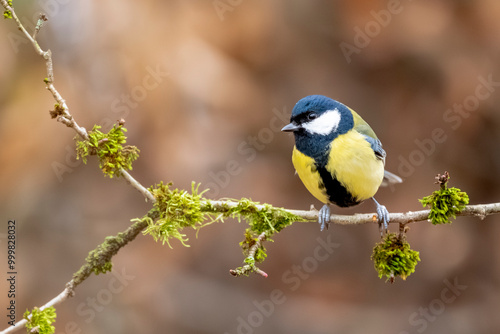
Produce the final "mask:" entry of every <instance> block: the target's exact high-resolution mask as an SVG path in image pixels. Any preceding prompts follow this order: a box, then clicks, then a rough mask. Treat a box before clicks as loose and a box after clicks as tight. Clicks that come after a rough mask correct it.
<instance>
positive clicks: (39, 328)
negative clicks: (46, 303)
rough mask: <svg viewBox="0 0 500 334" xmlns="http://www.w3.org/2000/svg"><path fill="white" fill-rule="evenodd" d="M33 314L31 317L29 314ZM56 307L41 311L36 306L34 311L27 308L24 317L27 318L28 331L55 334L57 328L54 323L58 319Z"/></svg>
mask: <svg viewBox="0 0 500 334" xmlns="http://www.w3.org/2000/svg"><path fill="white" fill-rule="evenodd" d="M30 314H31V318H30V317H29V315H30ZM56 316H57V315H56V309H55V308H54V307H53V306H51V307H47V308H46V309H44V310H43V311H41V310H40V309H39V308H38V307H35V308H34V309H33V311H32V312H30V311H28V310H26V312H24V315H23V318H24V319H26V320H27V323H26V329H27V332H28V333H39V334H53V333H54V332H55V330H56V328H55V327H54V326H52V323H54V322H55V321H56Z"/></svg>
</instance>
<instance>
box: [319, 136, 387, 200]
mask: <svg viewBox="0 0 500 334" xmlns="http://www.w3.org/2000/svg"><path fill="white" fill-rule="evenodd" d="M326 169H327V170H328V171H330V172H331V173H332V174H333V175H334V176H335V177H336V178H337V180H339V182H340V183H341V184H342V185H343V186H344V187H346V188H347V190H348V191H349V192H350V193H351V194H352V195H353V196H354V197H356V198H357V199H358V200H360V201H364V200H366V199H368V198H370V197H372V196H374V195H375V193H376V192H377V190H378V188H379V187H380V184H381V183H382V180H383V178H384V163H383V161H381V160H380V159H377V157H376V156H375V153H374V152H373V150H372V148H371V145H370V143H368V142H367V141H366V140H365V138H364V136H363V135H361V134H360V133H358V132H357V131H349V132H347V133H345V134H343V135H340V136H338V137H337V138H336V139H335V140H334V141H333V142H332V144H331V150H330V157H329V160H328V164H327V166H326Z"/></svg>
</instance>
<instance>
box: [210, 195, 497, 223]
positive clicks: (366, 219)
mask: <svg viewBox="0 0 500 334" xmlns="http://www.w3.org/2000/svg"><path fill="white" fill-rule="evenodd" d="M237 204H238V202H234V201H205V202H203V203H202V211H203V206H205V207H206V208H209V207H210V205H212V206H213V207H214V208H215V209H216V210H217V211H218V212H220V213H224V212H228V211H229V209H230V208H234V207H236V206H237ZM264 207H265V206H264V205H263V204H260V205H256V208H257V210H263V209H264ZM285 211H287V212H289V213H291V214H294V215H296V216H299V217H301V218H303V219H304V222H317V221H318V210H314V209H313V210H308V211H305V210H290V209H285ZM429 213H430V210H420V211H408V212H403V213H391V214H389V218H390V222H389V223H391V224H408V223H414V222H419V221H428V217H429ZM498 213H500V203H491V204H477V205H467V206H466V207H465V209H464V210H463V211H462V212H460V213H458V214H457V216H476V217H479V218H480V219H481V220H483V219H484V218H485V217H486V216H488V215H493V214H498ZM330 223H332V224H339V225H359V224H368V223H377V224H378V220H377V214H376V213H357V214H354V215H331V216H330Z"/></svg>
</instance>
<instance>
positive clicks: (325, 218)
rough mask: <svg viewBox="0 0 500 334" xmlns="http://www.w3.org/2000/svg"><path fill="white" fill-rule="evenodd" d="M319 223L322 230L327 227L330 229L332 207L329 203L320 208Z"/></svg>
mask: <svg viewBox="0 0 500 334" xmlns="http://www.w3.org/2000/svg"><path fill="white" fill-rule="evenodd" d="M318 223H319V225H320V229H321V231H323V230H324V229H325V227H326V229H327V230H328V225H329V224H330V207H329V206H328V205H327V204H325V205H323V207H322V208H321V209H320V210H319V213H318Z"/></svg>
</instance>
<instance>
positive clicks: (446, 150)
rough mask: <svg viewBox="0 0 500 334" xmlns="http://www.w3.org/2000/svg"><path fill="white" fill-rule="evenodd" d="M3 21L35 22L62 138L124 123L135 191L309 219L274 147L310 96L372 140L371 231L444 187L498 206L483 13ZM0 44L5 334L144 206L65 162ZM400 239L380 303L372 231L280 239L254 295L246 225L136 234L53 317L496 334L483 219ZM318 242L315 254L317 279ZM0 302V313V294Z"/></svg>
mask: <svg viewBox="0 0 500 334" xmlns="http://www.w3.org/2000/svg"><path fill="white" fill-rule="evenodd" d="M14 5H15V8H16V9H17V12H18V15H19V16H21V17H23V22H26V23H27V24H28V26H30V27H31V26H32V25H33V24H34V22H35V19H33V17H36V16H37V15H38V13H40V12H45V13H46V14H47V15H48V17H49V21H48V22H47V23H46V26H44V28H43V29H42V31H41V32H40V34H39V42H40V44H41V46H42V47H43V48H44V49H47V48H50V49H51V50H52V53H53V58H54V68H55V78H56V81H55V84H56V87H57V88H58V89H59V91H60V92H61V94H62V95H63V97H64V98H65V99H66V100H67V103H68V105H69V107H70V111H71V113H72V114H73V115H74V117H75V118H76V119H77V121H78V122H79V124H80V125H82V126H84V127H85V128H87V129H90V128H92V126H93V125H94V124H102V125H104V128H105V129H106V130H107V129H109V127H110V124H112V123H113V122H115V121H116V120H117V119H119V118H124V119H126V127H127V128H128V130H129V131H128V140H129V143H130V144H133V145H137V146H138V147H139V148H140V150H141V156H140V158H139V160H138V161H137V162H136V163H135V164H134V170H133V171H132V175H133V176H134V177H136V178H137V179H138V180H139V181H140V182H142V183H143V184H144V185H151V184H153V183H156V182H159V181H160V180H163V181H167V182H168V181H172V182H174V185H175V186H176V187H179V188H185V189H189V188H190V187H191V182H192V181H196V182H201V184H202V187H209V188H210V191H209V192H208V193H207V196H209V197H210V198H214V199H216V198H223V197H230V198H240V197H250V198H252V199H253V200H256V201H260V202H267V203H271V204H273V205H277V206H283V207H287V208H294V209H308V208H309V207H310V205H311V204H314V205H315V206H316V207H317V208H319V203H318V202H317V201H316V200H315V199H314V198H313V197H312V196H311V195H310V194H309V193H308V192H307V191H306V190H305V188H304V187H303V185H302V184H301V182H300V181H299V179H298V178H297V177H296V176H295V175H294V170H293V167H292V163H291V150H292V147H293V137H292V136H291V135H289V134H284V133H280V132H279V129H280V128H281V127H282V126H283V125H285V124H286V123H287V120H288V118H289V114H290V112H291V110H292V108H293V106H294V104H295V103H296V101H298V100H299V99H300V98H302V97H304V96H306V95H310V94H324V95H327V96H330V97H332V98H335V99H338V100H340V101H342V102H344V103H345V104H347V105H349V106H351V107H352V108H353V109H355V110H356V111H358V113H359V114H361V115H362V117H363V118H364V119H365V120H366V121H367V122H369V123H370V125H371V126H372V128H373V129H374V130H375V131H376V133H377V134H378V136H379V138H380V139H381V141H382V142H383V144H384V148H385V150H386V151H387V154H388V158H387V165H386V167H387V169H388V170H390V171H393V172H395V173H399V174H400V175H401V176H403V178H404V184H402V185H399V186H397V187H394V188H393V189H381V190H380V191H379V193H378V195H377V199H378V200H379V202H381V203H383V204H385V205H386V206H387V207H388V209H389V211H392V212H404V211H410V210H418V209H420V208H421V205H420V204H419V202H418V200H417V199H418V198H421V197H423V196H425V195H428V194H430V193H431V192H432V191H433V190H435V189H436V185H435V184H434V176H435V175H436V174H437V173H442V172H443V171H445V170H447V171H449V172H450V174H451V177H452V179H451V185H452V186H456V187H459V188H461V189H463V190H465V191H467V192H468V194H469V196H470V198H471V203H474V204H478V203H488V202H497V201H498V200H499V197H500V196H499V191H498V188H499V187H500V176H499V170H500V154H499V150H500V113H499V105H500V89H499V88H500V62H499V52H500V39H499V37H498V36H499V34H500V2H498V1H496V0H478V1H469V0H454V1H452V0H448V1H444V0H443V1H431V0H420V1H409V0H408V1H406V0H401V1H397V0H389V1H373V0H370V1H368V0H355V1H297V0H293V1H284V0H281V1H279V0H272V1H261V0H254V1H244V0H239V1H237V0H216V1H212V0H210V1H180V0H179V1H171V0H169V1H149V0H143V1H140V2H137V1H67V0H64V1H63V0H38V1H21V0H14ZM0 36H1V38H0V143H1V148H0V212H1V213H2V214H1V221H2V230H1V231H0V232H1V233H2V234H1V235H0V236H1V244H0V247H1V249H2V250H1V251H0V254H2V255H1V256H0V264H1V272H2V277H5V276H4V275H5V273H6V272H7V269H6V264H5V262H6V256H5V255H4V254H5V253H6V252H5V251H6V242H5V237H6V234H5V233H6V228H5V225H6V224H7V221H8V219H15V220H16V222H17V238H18V245H17V270H18V282H17V283H18V286H17V292H18V295H17V306H18V309H17V310H18V311H17V315H18V319H20V318H21V317H22V313H23V311H24V310H25V309H26V308H29V309H31V308H33V307H34V306H37V305H38V306H40V305H42V304H44V303H46V302H47V301H48V300H50V299H51V298H52V297H54V296H55V295H56V294H58V293H59V292H60V291H62V289H63V288H64V284H65V283H66V282H67V281H69V280H70V279H71V275H72V273H73V272H75V271H76V270H77V269H78V268H79V267H80V265H81V264H82V263H83V260H84V258H85V257H86V255H87V253H88V252H89V251H90V250H91V249H93V248H95V246H96V245H97V244H99V243H101V242H102V241H103V239H104V237H105V236H107V235H114V234H116V233H117V232H120V231H122V230H124V229H125V228H126V227H127V226H128V225H129V224H130V219H132V218H135V217H140V216H142V215H144V213H145V212H147V210H148V209H149V207H150V206H149V204H148V203H145V202H144V199H143V197H142V196H141V195H140V194H139V193H138V192H137V191H135V190H134V189H132V188H131V187H129V186H127V185H126V184H125V182H124V181H123V180H115V179H113V180H110V179H108V178H104V177H103V175H102V173H101V172H100V171H99V169H98V166H97V162H96V160H95V159H93V158H91V159H90V160H89V163H88V165H83V164H81V163H80V162H79V161H75V160H74V156H73V153H72V152H73V147H74V141H73V137H74V136H75V133H74V132H73V131H71V130H69V129H67V128H66V127H65V126H63V125H62V124H60V123H57V122H55V121H53V120H51V119H50V117H49V113H48V110H50V109H52V108H53V105H54V101H53V100H52V97H51V95H50V94H49V93H48V92H47V91H46V89H45V85H44V83H43V78H44V77H45V76H46V72H45V67H44V63H43V62H42V61H41V59H40V58H39V57H38V56H37V55H35V53H34V52H33V49H32V47H31V46H30V45H29V44H28V43H26V40H25V39H24V38H23V37H21V35H20V33H19V32H18V31H17V30H16V27H15V25H14V22H12V21H8V20H2V22H1V24H0ZM228 163H229V164H228ZM235 166H236V167H235ZM373 209H374V207H373V205H372V204H371V203H365V204H361V205H360V206H358V207H355V208H354V209H349V210H346V209H335V210H334V211H335V212H337V213H343V214H351V213H355V212H373ZM410 227H411V229H410V231H409V234H408V240H409V242H410V243H411V245H412V248H414V249H415V250H418V251H420V257H421V259H422V261H421V263H419V264H418V266H417V268H416V269H417V270H416V272H415V273H414V274H413V275H411V276H410V277H409V278H408V279H407V280H406V281H401V280H397V281H396V283H395V284H392V285H391V284H389V283H385V282H384V279H379V278H378V277H377V273H376V272H375V270H374V268H373V264H372V262H371V260H370V255H371V252H372V248H373V246H374V244H375V243H376V242H377V241H378V240H379V233H378V229H377V227H376V226H375V225H374V226H368V225H363V226H355V227H343V226H337V225H334V226H332V227H331V228H330V229H329V230H328V231H326V232H323V233H320V231H319V227H318V226H317V224H295V225H293V226H291V227H289V228H287V229H285V230H284V231H283V232H282V233H280V234H279V235H276V237H275V242H274V243H268V245H267V247H268V254H269V257H268V259H267V260H266V261H265V263H264V264H263V265H262V269H264V270H265V271H267V273H268V274H269V277H268V278H267V279H264V278H262V277H259V276H256V275H255V276H251V277H249V278H233V277H231V276H230V275H229V274H228V270H229V269H230V268H234V267H237V266H239V265H241V261H242V259H243V256H242V254H241V251H240V248H239V246H238V243H239V242H240V240H241V239H242V236H243V231H244V229H245V226H244V223H241V224H238V223H237V222H235V221H227V222H226V223H225V224H216V225H212V226H210V227H208V228H205V229H203V230H202V231H201V232H200V233H199V236H198V238H196V236H195V234H194V233H193V232H192V231H188V232H187V233H188V237H189V239H190V240H189V244H190V245H191V247H189V248H185V247H183V246H182V245H181V244H180V243H178V242H176V241H173V242H172V246H173V248H172V249H170V248H169V247H168V246H167V245H164V246H162V245H161V244H159V243H155V242H154V241H153V240H152V238H151V237H148V236H142V235H141V236H139V237H138V238H137V239H136V240H135V241H134V242H132V243H131V244H129V245H128V246H127V247H125V248H124V249H122V250H121V251H120V252H119V253H118V255H117V256H116V257H115V258H114V259H113V262H114V271H115V274H107V275H99V276H93V277H91V278H90V279H88V280H87V281H86V282H85V283H84V284H82V285H81V286H80V287H79V288H78V289H77V291H76V293H77V294H76V296H75V297H74V298H72V299H71V300H69V301H67V302H65V303H64V304H61V305H59V306H58V307H57V312H58V313H57V314H58V316H57V322H56V323H55V325H56V333H90V332H92V333H157V332H169V333H179V334H191V333H207V334H212V333H231V334H232V333H318V334H322V333H367V332H371V333H396V334H403V333H477V334H480V333H494V332H498V331H499V330H500V320H499V318H498V316H497V314H498V312H499V311H500V298H498V297H499V296H500V292H499V290H500V246H499V245H500V242H498V240H499V238H500V217H497V216H489V217H487V218H486V219H484V220H483V221H481V220H479V219H478V218H464V217H460V218H458V219H457V220H456V221H455V222H454V223H453V224H452V225H447V226H432V225H430V224H429V223H424V222H420V223H415V224H412V225H411V226H410ZM391 229H395V227H394V226H391ZM318 238H319V239H318ZM319 240H321V241H319ZM325 242H327V243H328V242H331V243H335V248H334V251H333V252H332V254H329V255H328V256H327V257H326V259H325V258H323V257H322V260H321V261H318V260H315V259H314V257H313V256H314V254H315V250H316V249H317V247H319V245H321V244H322V243H325ZM299 266H300V267H301V268H305V269H306V270H307V271H308V272H305V271H304V272H302V273H299V272H298V271H297V270H298V269H297V268H298V267H299ZM450 286H454V287H453V288H450ZM0 288H1V289H0V291H1V293H0V300H1V301H2V306H1V307H2V310H5V307H6V305H7V304H6V303H7V296H6V291H7V285H6V281H5V279H2V280H1V282H0ZM275 290H277V291H275ZM273 291H274V292H273ZM280 293H281V295H280ZM277 294H278V295H279V298H278V297H277ZM272 301H274V302H272ZM4 312H5V311H2V314H4ZM2 319H3V320H2V322H1V324H0V327H2V328H4V327H6V326H7V320H5V319H6V318H5V317H4V316H3V315H2Z"/></svg>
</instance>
